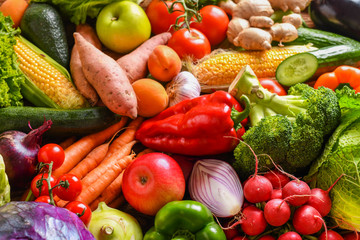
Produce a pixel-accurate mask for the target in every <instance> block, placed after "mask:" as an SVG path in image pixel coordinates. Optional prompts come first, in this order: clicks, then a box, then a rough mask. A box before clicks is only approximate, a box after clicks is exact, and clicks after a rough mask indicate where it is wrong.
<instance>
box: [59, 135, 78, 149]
mask: <svg viewBox="0 0 360 240" xmlns="http://www.w3.org/2000/svg"><path fill="white" fill-rule="evenodd" d="M75 141H76V137H75V136H71V137H68V138H67V139H65V140H64V141H62V142H61V143H59V145H60V146H61V147H62V148H63V149H66V148H68V147H70V145H71V144H73V143H74V142H75Z"/></svg>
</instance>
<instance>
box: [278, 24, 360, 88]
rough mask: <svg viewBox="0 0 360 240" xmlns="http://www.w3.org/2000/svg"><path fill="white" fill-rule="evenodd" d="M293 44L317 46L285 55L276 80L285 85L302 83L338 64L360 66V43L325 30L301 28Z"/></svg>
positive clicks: (331, 69)
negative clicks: (307, 50)
mask: <svg viewBox="0 0 360 240" xmlns="http://www.w3.org/2000/svg"><path fill="white" fill-rule="evenodd" d="M298 31H299V37H298V39H296V40H295V41H294V42H292V43H291V44H309V43H311V44H313V45H314V46H315V47H318V49H316V50H313V51H309V52H304V53H298V54H295V55H293V56H290V57H288V58H286V59H285V60H284V61H282V62H281V63H280V64H279V66H278V67H277V69H276V79H277V80H278V81H279V83H280V84H282V85H284V86H292V85H295V84H297V83H303V82H306V81H308V80H309V79H311V78H313V77H318V76H320V75H321V74H323V73H325V72H330V71H333V70H334V69H335V68H336V67H337V66H340V65H349V66H355V67H359V66H360V42H357V41H355V40H353V39H350V38H348V37H344V36H341V35H338V34H335V33H329V32H326V31H322V30H316V29H309V28H299V29H298Z"/></svg>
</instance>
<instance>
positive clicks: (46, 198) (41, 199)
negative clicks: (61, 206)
mask: <svg viewBox="0 0 360 240" xmlns="http://www.w3.org/2000/svg"><path fill="white" fill-rule="evenodd" d="M35 202H44V203H49V204H50V196H40V197H38V198H36V199H35ZM54 203H55V206H57V203H56V201H55V200H54Z"/></svg>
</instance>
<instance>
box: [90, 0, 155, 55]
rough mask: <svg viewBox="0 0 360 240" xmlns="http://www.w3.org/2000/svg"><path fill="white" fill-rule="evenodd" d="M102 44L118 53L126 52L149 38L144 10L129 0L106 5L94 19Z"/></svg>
mask: <svg viewBox="0 0 360 240" xmlns="http://www.w3.org/2000/svg"><path fill="white" fill-rule="evenodd" d="M96 32H97V35H98V37H99V39H100V41H101V43H102V44H104V45H105V47H107V48H108V49H110V50H113V51H115V52H118V53H128V52H130V51H132V50H133V49H135V48H136V47H138V46H139V45H140V44H141V43H143V42H144V41H146V40H147V39H149V38H150V35H151V25H150V21H149V19H148V17H147V15H146V13H145V11H144V10H143V9H142V8H141V7H140V6H139V5H138V4H136V3H134V2H131V1H127V0H125V1H116V2H113V3H110V4H108V5H106V6H105V7H104V8H103V9H102V10H101V11H100V13H99V15H98V17H97V19H96Z"/></svg>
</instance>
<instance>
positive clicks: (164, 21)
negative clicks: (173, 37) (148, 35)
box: [146, 0, 184, 35]
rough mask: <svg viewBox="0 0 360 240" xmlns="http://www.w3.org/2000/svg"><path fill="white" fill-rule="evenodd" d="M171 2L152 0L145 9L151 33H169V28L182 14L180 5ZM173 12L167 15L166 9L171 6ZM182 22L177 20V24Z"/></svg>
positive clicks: (182, 8)
mask: <svg viewBox="0 0 360 240" xmlns="http://www.w3.org/2000/svg"><path fill="white" fill-rule="evenodd" d="M174 2H175V0H172V1H162V0H153V1H151V3H150V4H149V6H148V7H147V8H146V15H147V16H148V18H149V21H150V24H151V32H152V33H154V34H155V35H156V34H159V33H163V32H169V31H170V30H171V26H172V25H173V24H175V22H176V19H177V18H178V17H179V16H180V15H182V14H184V7H183V5H181V3H174ZM173 3H174V5H173V10H174V12H172V13H169V11H168V7H170V6H171V4H173ZM181 21H182V20H181V19H180V20H179V23H180V22H181Z"/></svg>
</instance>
